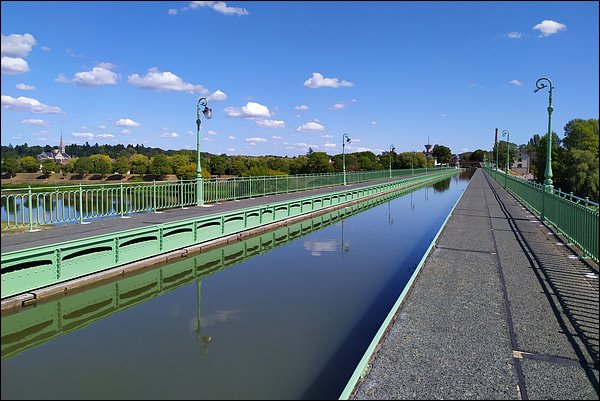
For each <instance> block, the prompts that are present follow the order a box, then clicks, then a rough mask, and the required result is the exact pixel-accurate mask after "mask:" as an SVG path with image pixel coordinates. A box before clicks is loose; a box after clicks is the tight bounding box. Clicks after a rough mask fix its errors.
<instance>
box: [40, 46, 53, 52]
mask: <svg viewBox="0 0 600 401" xmlns="http://www.w3.org/2000/svg"><path fill="white" fill-rule="evenodd" d="M42 50H43V51H45V52H49V51H50V50H52V49H51V48H49V47H48V46H42Z"/></svg>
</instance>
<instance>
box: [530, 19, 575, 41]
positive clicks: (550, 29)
mask: <svg viewBox="0 0 600 401" xmlns="http://www.w3.org/2000/svg"><path fill="white" fill-rule="evenodd" d="M532 29H534V30H538V31H540V36H539V37H540V38H545V37H547V36H550V35H554V34H555V33H558V32H560V31H566V30H567V26H566V25H565V24H561V23H560V22H556V21H552V20H547V19H545V20H543V21H542V22H540V23H539V24H537V25H536V26H534V27H533V28H532Z"/></svg>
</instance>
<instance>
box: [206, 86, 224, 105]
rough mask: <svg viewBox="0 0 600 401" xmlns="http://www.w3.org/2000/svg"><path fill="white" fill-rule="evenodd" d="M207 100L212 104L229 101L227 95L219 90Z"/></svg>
mask: <svg viewBox="0 0 600 401" xmlns="http://www.w3.org/2000/svg"><path fill="white" fill-rule="evenodd" d="M206 100H209V101H211V102H218V101H221V100H227V94H226V93H225V92H221V91H220V90H219V89H217V90H216V91H214V92H213V93H211V94H210V95H209V96H208V97H207V98H206Z"/></svg>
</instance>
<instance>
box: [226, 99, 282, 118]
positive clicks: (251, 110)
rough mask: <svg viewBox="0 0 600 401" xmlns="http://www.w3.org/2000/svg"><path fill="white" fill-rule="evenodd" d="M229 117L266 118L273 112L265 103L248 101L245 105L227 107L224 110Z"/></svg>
mask: <svg viewBox="0 0 600 401" xmlns="http://www.w3.org/2000/svg"><path fill="white" fill-rule="evenodd" d="M223 111H224V112H225V114H226V115H227V117H239V118H246V119H254V118H264V117H270V116H271V112H270V111H269V108H268V107H267V106H265V105H262V104H260V103H256V102H248V103H246V105H245V106H242V107H241V108H238V107H226V108H225V110H223Z"/></svg>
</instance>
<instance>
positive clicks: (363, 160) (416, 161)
mask: <svg viewBox="0 0 600 401" xmlns="http://www.w3.org/2000/svg"><path fill="white" fill-rule="evenodd" d="M43 150H45V151H52V148H51V147H49V146H47V147H40V146H32V147H29V146H27V144H24V145H19V146H15V147H13V146H12V145H9V146H2V172H3V173H5V174H8V175H9V176H10V177H12V176H13V175H14V174H15V173H19V172H31V173H35V172H39V171H41V172H42V173H43V174H51V173H52V172H55V173H58V172H61V173H62V174H63V175H66V174H77V175H79V176H81V177H82V178H83V177H85V176H86V175H88V174H99V175H101V176H102V177H104V176H106V175H108V174H115V173H116V174H121V175H123V174H127V173H130V174H138V175H140V176H143V175H145V174H152V175H154V176H156V177H163V176H165V175H167V174H175V175H176V176H177V178H179V179H182V180H190V179H194V178H196V168H197V164H196V162H197V154H196V152H195V151H192V150H178V151H163V150H161V149H158V148H145V147H143V146H136V147H134V146H132V145H128V146H127V147H125V146H123V145H114V146H112V145H102V146H99V145H98V144H96V145H94V146H90V145H89V144H88V143H87V142H86V144H85V145H70V146H66V147H65V151H66V153H67V154H69V155H70V156H71V159H69V160H68V162H67V163H66V164H64V165H57V164H56V163H54V162H53V161H52V160H49V159H47V160H44V161H43V162H42V166H41V170H40V162H39V161H38V160H37V159H36V156H37V155H38V154H40V153H41V152H42V151H43ZM92 150H96V151H97V152H98V153H92V154H89V153H90V152H91V151H92ZM138 151H139V153H138ZM344 156H345V163H346V171H348V172H351V171H372V170H383V169H388V168H390V167H391V168H392V169H408V168H424V167H425V166H426V165H427V167H433V166H434V158H436V159H437V160H438V163H449V162H450V160H451V159H452V153H451V151H450V149H449V148H448V147H446V146H443V145H435V146H434V148H433V150H432V154H431V156H429V157H426V155H425V154H424V153H422V152H401V153H396V152H395V151H392V152H389V151H388V152H383V153H382V154H380V155H376V154H375V153H373V152H371V151H364V152H355V153H348V154H345V155H342V154H337V155H333V156H331V155H329V154H327V153H326V152H315V151H313V150H312V149H309V150H308V152H307V153H306V154H305V155H300V156H295V157H287V156H272V155H269V156H228V155H225V154H221V155H214V154H210V153H204V152H203V153H201V154H200V165H201V167H202V176H203V177H204V178H210V177H211V176H213V177H214V176H218V177H220V176H265V175H284V174H316V173H331V172H341V171H342V170H343V159H344Z"/></svg>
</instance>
